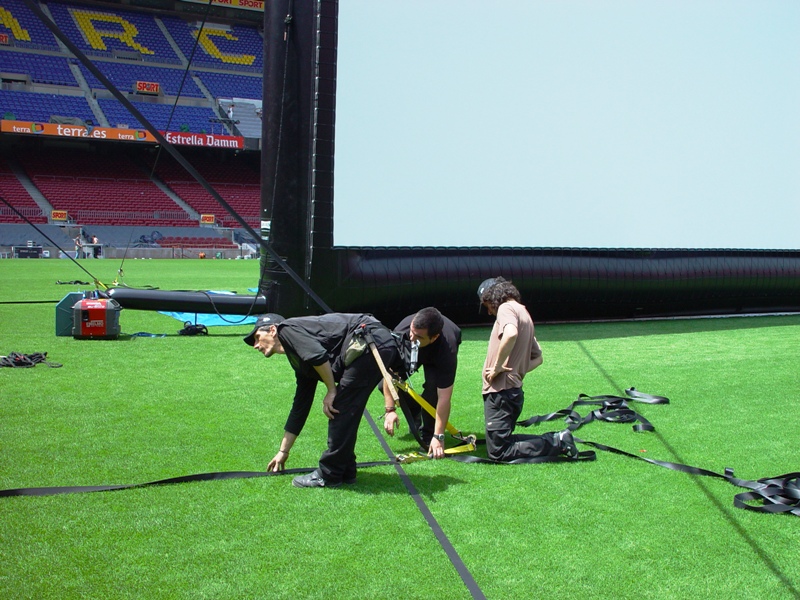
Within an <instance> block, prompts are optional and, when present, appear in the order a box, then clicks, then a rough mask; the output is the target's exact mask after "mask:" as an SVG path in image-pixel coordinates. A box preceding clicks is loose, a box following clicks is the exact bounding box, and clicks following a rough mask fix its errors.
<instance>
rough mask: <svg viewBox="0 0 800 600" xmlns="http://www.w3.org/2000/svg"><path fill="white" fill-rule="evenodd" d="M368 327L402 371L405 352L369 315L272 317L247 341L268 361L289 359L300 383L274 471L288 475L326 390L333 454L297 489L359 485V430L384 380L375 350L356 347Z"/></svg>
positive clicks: (389, 363)
mask: <svg viewBox="0 0 800 600" xmlns="http://www.w3.org/2000/svg"><path fill="white" fill-rule="evenodd" d="M364 327H365V328H366V329H367V330H368V331H369V333H371V334H372V337H373V339H374V341H375V345H376V347H377V349H378V352H379V354H380V356H381V358H382V360H383V363H384V365H385V366H386V368H387V369H390V368H397V367H398V366H400V364H401V363H400V352H399V349H398V346H397V343H396V341H395V338H394V337H393V336H392V333H391V331H389V329H388V328H387V327H385V326H384V325H382V324H381V323H380V322H379V321H378V320H377V319H375V318H374V317H373V316H372V315H368V314H344V313H330V314H326V315H322V316H313V317H295V318H292V319H284V318H283V317H281V316H280V315H276V314H267V315H262V316H261V317H259V319H258V321H257V322H256V325H255V327H254V328H253V331H251V332H250V334H249V335H248V336H247V337H245V338H244V341H245V343H246V344H248V345H249V346H253V347H254V348H255V349H256V350H258V351H259V352H261V353H262V354H263V355H264V356H265V357H267V358H269V357H270V356H273V355H274V354H284V355H285V356H286V358H287V359H288V360H289V364H291V365H292V368H293V369H294V372H295V376H296V380H297V387H296V389H295V394H294V401H293V403H292V408H291V411H290V412H289V417H288V419H287V420H286V425H285V427H284V434H283V438H282V440H281V445H280V450H279V451H278V453H277V454H276V455H275V457H274V458H273V459H272V460H271V461H270V462H269V465H268V467H267V469H268V470H269V471H281V470H283V468H284V465H285V463H286V460H287V458H288V457H289V451H290V450H291V448H292V445H293V444H294V441H295V440H296V439H297V436H298V435H300V432H301V431H302V429H303V426H304V425H305V423H306V419H307V418H308V414H309V412H310V410H311V404H312V403H313V401H314V393H315V392H316V389H317V382H319V381H322V382H323V383H324V384H325V387H326V388H327V392H326V394H325V398H324V399H323V401H322V411H323V412H324V413H325V416H326V417H328V419H329V422H328V448H327V450H325V451H324V452H323V453H322V456H321V457H320V460H319V468H318V469H316V470H315V471H314V472H313V473H309V474H308V475H302V476H299V477H295V478H294V480H293V481H292V484H293V485H294V486H295V487H338V486H340V485H341V484H342V483H355V481H356V455H355V445H356V437H357V436H358V426H359V423H360V422H361V416H362V415H363V413H364V409H365V408H366V406H367V400H368V399H369V396H370V394H371V393H372V391H373V390H374V389H375V387H376V386H377V385H378V383H379V382H380V381H381V379H382V374H381V370H380V368H379V366H378V364H377V362H376V361H375V358H374V356H373V355H372V352H371V351H370V349H369V348H367V347H364V345H363V344H361V345H359V344H352V343H351V342H353V341H354V338H355V341H358V339H359V336H358V332H360V331H361V330H362V329H363V328H364ZM354 334H355V335H354ZM393 407H394V404H393V402H392V408H393Z"/></svg>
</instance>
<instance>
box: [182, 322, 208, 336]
mask: <svg viewBox="0 0 800 600" xmlns="http://www.w3.org/2000/svg"><path fill="white" fill-rule="evenodd" d="M178 335H208V327H206V326H205V325H203V324H202V323H200V324H199V325H195V324H194V323H192V322H191V321H186V322H184V324H183V329H181V330H180V331H179V332H178Z"/></svg>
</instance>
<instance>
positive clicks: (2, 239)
mask: <svg viewBox="0 0 800 600" xmlns="http://www.w3.org/2000/svg"><path fill="white" fill-rule="evenodd" d="M36 227H38V228H39V229H40V230H41V232H42V233H44V234H45V235H46V236H47V237H45V235H42V233H40V232H39V231H37V230H36V229H35V228H34V227H31V226H30V225H28V224H27V223H25V224H11V223H0V246H8V247H11V246H26V245H27V244H28V242H32V243H33V244H34V245H35V246H52V244H51V243H50V242H49V241H48V239H47V238H50V239H51V240H53V241H54V242H55V243H56V244H58V245H59V246H61V247H62V248H66V249H68V250H73V249H74V244H73V241H72V238H71V237H70V236H68V235H67V234H66V233H65V232H64V229H63V228H61V227H58V226H56V225H37V226H36Z"/></svg>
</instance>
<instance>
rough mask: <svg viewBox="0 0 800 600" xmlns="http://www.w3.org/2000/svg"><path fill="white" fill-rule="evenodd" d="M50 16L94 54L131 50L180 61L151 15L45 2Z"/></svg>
mask: <svg viewBox="0 0 800 600" xmlns="http://www.w3.org/2000/svg"><path fill="white" fill-rule="evenodd" d="M48 6H49V8H50V12H51V13H52V15H53V20H54V21H55V23H56V25H58V26H59V28H60V29H61V30H62V31H64V32H66V33H67V35H68V36H69V38H70V40H71V41H72V42H73V43H75V44H76V45H77V46H78V48H80V49H81V50H83V51H84V52H86V53H87V54H91V55H94V56H106V57H115V56H118V54H117V53H119V52H124V53H129V52H133V53H136V54H138V55H139V56H138V57H137V58H138V59H139V60H145V61H149V62H158V63H167V64H170V63H171V64H181V59H180V57H179V56H178V55H177V54H176V53H175V51H174V50H173V49H172V46H171V45H170V43H169V41H168V40H167V38H166V37H164V34H163V32H162V31H161V29H159V27H158V25H157V23H156V21H155V19H154V18H153V17H152V16H151V15H147V14H144V13H140V12H133V11H126V10H124V9H120V8H116V7H115V8H114V9H113V10H112V9H105V8H98V7H96V6H79V5H72V4H61V3H56V2H53V3H50V4H48Z"/></svg>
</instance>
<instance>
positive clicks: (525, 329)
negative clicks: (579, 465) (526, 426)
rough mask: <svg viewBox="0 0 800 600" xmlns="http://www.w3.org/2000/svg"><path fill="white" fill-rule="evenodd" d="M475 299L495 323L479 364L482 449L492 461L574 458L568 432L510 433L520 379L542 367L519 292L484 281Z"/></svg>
mask: <svg viewBox="0 0 800 600" xmlns="http://www.w3.org/2000/svg"><path fill="white" fill-rule="evenodd" d="M478 298H479V300H480V303H481V305H482V306H485V307H486V308H487V309H488V311H489V314H490V315H496V317H497V319H496V320H495V322H494V326H493V327H492V333H491V337H490V338H489V348H488V351H487V353H486V360H485V362H484V364H483V412H484V419H485V421H486V449H487V453H488V455H489V458H491V459H492V460H497V461H502V462H509V461H513V460H519V459H526V458H539V457H546V456H559V455H565V456H569V457H571V458H575V457H577V456H578V449H577V447H576V446H575V441H574V439H573V437H572V433H570V431H569V430H566V429H565V430H564V431H561V432H558V433H545V434H543V435H521V434H514V427H515V426H516V423H517V419H519V416H520V414H522V405H523V403H524V402H525V394H524V393H523V391H522V380H523V379H524V378H525V375H526V374H528V373H530V372H531V371H533V370H534V369H535V368H536V367H538V366H539V365H541V364H542V350H541V348H540V347H539V342H538V341H537V340H536V336H535V335H534V327H533V319H532V318H531V315H530V313H529V312H528V310H527V309H526V308H525V306H523V305H522V300H521V298H520V294H519V291H518V290H517V288H516V287H515V286H514V285H513V284H512V283H511V282H510V281H506V280H505V279H503V278H502V277H495V278H492V279H487V280H485V281H484V282H483V283H481V284H480V286H479V287H478Z"/></svg>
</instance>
